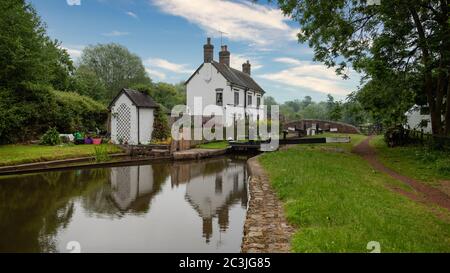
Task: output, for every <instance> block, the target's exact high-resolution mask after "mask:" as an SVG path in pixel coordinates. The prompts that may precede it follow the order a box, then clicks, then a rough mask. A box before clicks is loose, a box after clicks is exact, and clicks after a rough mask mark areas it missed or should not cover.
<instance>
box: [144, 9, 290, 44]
mask: <svg viewBox="0 0 450 273" xmlns="http://www.w3.org/2000/svg"><path fill="white" fill-rule="evenodd" d="M150 2H151V3H152V4H153V5H154V6H156V7H158V8H159V9H160V10H161V11H162V12H164V13H167V14H171V15H174V16H180V17H182V18H184V19H186V20H188V21H189V22H191V23H193V24H196V25H198V26H199V27H200V28H202V29H203V30H205V31H206V32H207V33H208V34H209V35H213V36H216V35H218V34H219V33H218V31H219V30H220V31H223V32H225V33H227V34H226V35H225V36H226V38H228V39H230V40H234V41H245V42H249V43H250V45H254V46H255V48H259V49H261V50H266V49H268V46H269V45H274V44H276V43H279V42H280V41H282V40H284V41H286V40H296V37H295V35H294V33H295V32H296V30H295V29H294V28H292V27H290V26H289V25H288V24H287V21H288V18H286V17H285V16H284V15H283V14H282V12H281V11H280V10H279V9H275V8H272V7H268V6H264V5H260V4H256V3H252V2H250V1H223V0H190V1H186V0H150Z"/></svg>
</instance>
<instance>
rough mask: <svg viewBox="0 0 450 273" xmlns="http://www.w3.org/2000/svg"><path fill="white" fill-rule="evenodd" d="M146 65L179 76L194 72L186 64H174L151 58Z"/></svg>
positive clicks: (146, 61)
mask: <svg viewBox="0 0 450 273" xmlns="http://www.w3.org/2000/svg"><path fill="white" fill-rule="evenodd" d="M145 64H146V65H148V66H150V67H157V68H161V69H164V70H167V71H170V72H174V73H179V74H189V73H192V72H193V70H192V69H189V68H188V67H187V65H185V64H177V63H172V62H170V61H168V60H165V59H160V58H149V59H147V60H145Z"/></svg>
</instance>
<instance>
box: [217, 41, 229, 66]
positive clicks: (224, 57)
mask: <svg viewBox="0 0 450 273" xmlns="http://www.w3.org/2000/svg"><path fill="white" fill-rule="evenodd" d="M219 63H221V64H224V65H226V66H230V51H228V47H227V46H226V45H223V46H221V51H220V52H219Z"/></svg>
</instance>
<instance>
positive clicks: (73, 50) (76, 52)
mask: <svg viewBox="0 0 450 273" xmlns="http://www.w3.org/2000/svg"><path fill="white" fill-rule="evenodd" d="M61 48H63V49H65V50H66V51H67V53H69V55H70V57H71V58H72V60H77V59H78V58H80V57H81V54H82V53H83V49H84V46H82V45H62V46H61Z"/></svg>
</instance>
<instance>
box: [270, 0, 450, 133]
mask: <svg viewBox="0 0 450 273" xmlns="http://www.w3.org/2000/svg"><path fill="white" fill-rule="evenodd" d="M278 4H279V6H280V7H281V9H282V10H283V12H284V13H285V14H286V15H289V16H291V17H292V18H293V19H294V20H296V21H298V22H299V23H300V26H301V29H302V32H301V33H299V34H298V38H299V41H301V42H308V43H309V45H310V46H311V47H313V48H314V57H315V60H318V61H322V62H324V63H325V64H326V65H328V66H336V67H337V69H336V71H337V72H338V73H340V74H342V75H343V76H344V77H347V75H346V73H345V71H347V68H348V67H349V65H350V64H351V65H352V66H353V68H355V69H356V70H357V71H359V72H364V73H365V74H366V76H367V77H368V78H369V79H374V80H376V81H382V80H383V78H382V77H381V75H380V73H381V74H385V72H388V73H390V74H392V75H396V76H398V77H410V76H411V75H417V76H418V79H420V85H419V86H418V88H417V89H416V90H415V91H416V92H417V93H418V94H419V96H424V97H426V102H427V104H428V105H429V108H430V114H431V123H432V129H433V133H435V134H450V103H445V101H446V100H448V99H449V98H450V84H449V69H450V24H449V23H448V22H449V1H448V0H440V1H437V0H382V1H381V5H367V1H356V0H278ZM387 80H389V82H387ZM397 80H398V79H397V78H396V77H390V78H388V79H384V81H385V83H386V84H387V85H389V84H392V85H395V83H396V81H397ZM377 84H378V83H377ZM402 89H403V90H405V89H407V88H406V87H402ZM371 91H372V92H375V93H376V92H378V91H380V90H373V89H371ZM366 92H369V90H366ZM386 102H387V101H386ZM387 103H389V102H387ZM442 114H444V116H445V117H444V119H442V118H441V115H442Z"/></svg>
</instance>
